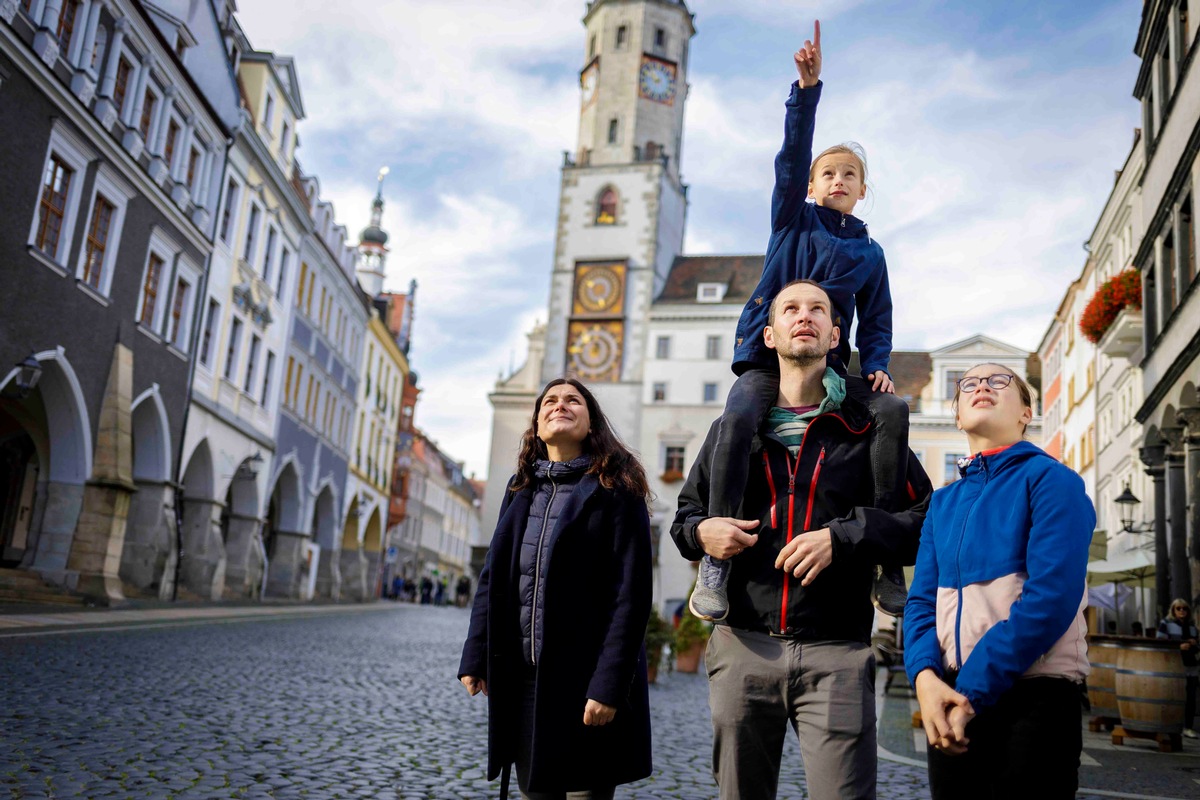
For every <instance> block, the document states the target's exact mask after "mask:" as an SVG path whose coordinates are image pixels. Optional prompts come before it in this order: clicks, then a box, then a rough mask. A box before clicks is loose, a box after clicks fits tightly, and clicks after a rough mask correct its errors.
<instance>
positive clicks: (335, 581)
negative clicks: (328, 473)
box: [312, 479, 341, 599]
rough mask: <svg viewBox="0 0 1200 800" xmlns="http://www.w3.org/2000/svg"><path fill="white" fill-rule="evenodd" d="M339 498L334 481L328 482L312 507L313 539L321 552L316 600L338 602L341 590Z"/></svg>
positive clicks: (318, 559) (318, 556)
mask: <svg viewBox="0 0 1200 800" xmlns="http://www.w3.org/2000/svg"><path fill="white" fill-rule="evenodd" d="M337 508H338V501H337V496H336V494H335V493H334V490H333V486H332V481H330V480H328V479H326V481H325V482H324V484H323V485H322V487H321V489H320V491H319V492H318V493H317V502H316V503H314V504H313V520H312V537H313V541H315V542H316V543H317V546H319V547H320V548H321V550H320V553H318V555H317V565H316V566H317V585H316V591H315V594H316V596H317V597H327V598H333V599H336V598H337V596H338V593H339V590H340V588H341V572H340V570H339V569H338V566H339V564H338V547H337V544H338V541H337V526H338V520H337Z"/></svg>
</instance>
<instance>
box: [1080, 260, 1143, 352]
mask: <svg viewBox="0 0 1200 800" xmlns="http://www.w3.org/2000/svg"><path fill="white" fill-rule="evenodd" d="M1126 306H1132V307H1133V308H1135V309H1140V308H1141V307H1142V275H1141V273H1140V272H1138V271H1137V270H1136V269H1127V270H1125V271H1124V272H1120V273H1117V274H1116V275H1114V276H1112V277H1111V278H1109V279H1108V280H1106V281H1105V282H1104V283H1102V284H1100V288H1099V289H1097V290H1096V293H1095V294H1094V295H1092V299H1091V300H1089V301H1088V304H1087V305H1086V306H1085V307H1084V309H1083V314H1081V315H1080V317H1079V332H1080V333H1082V334H1083V336H1084V338H1086V339H1087V340H1088V341H1089V342H1091V343H1092V344H1096V343H1097V342H1099V341H1100V340H1101V339H1103V338H1104V334H1105V333H1107V332H1108V329H1109V328H1110V327H1112V324H1113V321H1114V320H1116V318H1117V315H1118V314H1120V313H1121V312H1122V311H1123V310H1124V309H1125V307H1126Z"/></svg>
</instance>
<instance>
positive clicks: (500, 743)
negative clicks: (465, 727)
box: [458, 378, 652, 800]
mask: <svg viewBox="0 0 1200 800" xmlns="http://www.w3.org/2000/svg"><path fill="white" fill-rule="evenodd" d="M648 493H649V490H648V487H647V485H646V475H645V472H644V470H643V469H642V466H641V464H639V463H638V461H637V458H636V457H635V456H634V455H633V454H632V453H631V452H630V451H629V450H628V449H627V448H626V447H625V446H624V445H623V444H622V443H621V442H620V440H619V439H617V437H616V435H615V434H614V433H613V431H612V428H611V427H610V425H609V423H608V420H607V419H606V418H605V416H604V414H603V413H602V412H601V410H600V406H599V405H598V404H597V402H596V398H595V397H593V396H592V393H591V392H590V391H588V389H587V388H586V387H584V385H583V384H581V383H579V382H578V381H576V380H574V379H563V378H560V379H557V380H553V381H551V382H550V383H549V384H547V386H546V388H545V389H543V390H542V393H541V394H540V395H539V396H538V399H537V403H536V405H535V407H534V411H533V420H532V422H531V424H530V426H529V429H528V430H527V431H526V432H525V435H524V437H523V438H522V441H521V449H520V454H519V455H518V458H517V473H516V475H514V476H513V478H512V479H511V480H510V481H509V484H508V488H507V490H506V491H505V493H504V501H503V503H502V505H501V508H500V519H499V522H498V523H497V525H496V532H495V534H494V535H493V537H492V543H491V547H489V549H488V554H487V560H486V562H485V565H484V568H483V572H482V573H481V574H480V576H479V581H478V585H477V586H476V590H475V604H474V607H473V609H472V612H471V625H470V631H469V633H468V635H467V641H466V644H465V645H464V646H463V654H462V663H461V665H460V667H459V671H458V677H459V680H461V681H462V683H463V685H464V686H466V688H467V691H468V692H469V693H470V694H472V695H475V694H477V693H478V692H480V691H482V692H483V693H484V694H486V695H487V696H488V766H487V775H488V778H489V779H495V778H496V776H497V775H500V776H501V789H500V796H501V798H504V797H506V796H507V793H508V778H509V769H510V767H511V765H512V764H513V762H516V765H517V784H518V786H519V787H520V789H521V792H522V794H523V795H524V796H525V797H527V798H536V799H537V800H550V799H551V798H553V799H555V800H560V799H562V798H565V797H567V796H568V795H567V794H565V793H568V792H569V793H570V795H569V796H570V797H571V798H579V799H580V800H583V799H584V798H592V800H601V798H611V797H613V793H614V791H615V787H616V786H617V785H619V784H623V783H629V782H632V781H636V780H640V779H641V778H644V777H646V776H648V775H649V774H650V771H651V764H650V704H649V693H648V689H647V684H646V653H645V648H644V646H643V641H644V638H645V633H646V622H647V620H648V619H649V616H650V604H651V590H652V585H651V552H650V520H649V516H648V514H647V510H646V498H647V495H648Z"/></svg>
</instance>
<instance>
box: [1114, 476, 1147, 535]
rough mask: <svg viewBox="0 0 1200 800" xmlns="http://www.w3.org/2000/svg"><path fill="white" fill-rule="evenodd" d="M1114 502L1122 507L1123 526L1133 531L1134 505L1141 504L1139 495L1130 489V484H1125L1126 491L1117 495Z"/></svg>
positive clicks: (1126, 529)
mask: <svg viewBox="0 0 1200 800" xmlns="http://www.w3.org/2000/svg"><path fill="white" fill-rule="evenodd" d="M1113 502H1114V503H1116V504H1117V505H1119V506H1120V507H1121V527H1122V528H1123V529H1124V530H1125V531H1126V532H1129V533H1132V532H1133V507H1134V506H1137V505H1141V502H1142V501H1141V500H1138V499H1137V495H1135V494H1134V493H1133V492H1131V491H1129V484H1128V483H1127V484H1125V491H1123V492H1121V493H1120V494H1119V495H1117V497H1116V499H1114V500H1113Z"/></svg>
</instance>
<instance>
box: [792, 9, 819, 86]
mask: <svg viewBox="0 0 1200 800" xmlns="http://www.w3.org/2000/svg"><path fill="white" fill-rule="evenodd" d="M792 59H793V60H794V61H795V62H796V72H799V73H800V88H802V89H807V88H809V87H810V86H816V85H817V81H819V80H820V79H821V21H820V20H816V21H815V22H813V38H812V40H811V41H809V40H808V39H805V40H804V46H803V47H801V48H800V49H799V50H797V51H796V53H795V55H793V56H792Z"/></svg>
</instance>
